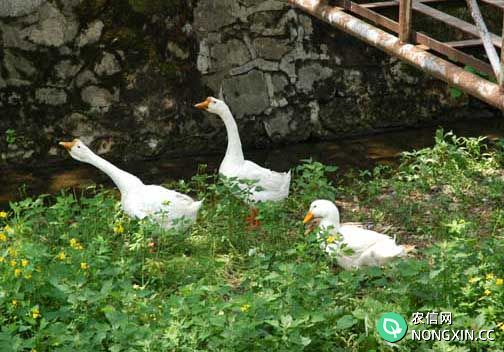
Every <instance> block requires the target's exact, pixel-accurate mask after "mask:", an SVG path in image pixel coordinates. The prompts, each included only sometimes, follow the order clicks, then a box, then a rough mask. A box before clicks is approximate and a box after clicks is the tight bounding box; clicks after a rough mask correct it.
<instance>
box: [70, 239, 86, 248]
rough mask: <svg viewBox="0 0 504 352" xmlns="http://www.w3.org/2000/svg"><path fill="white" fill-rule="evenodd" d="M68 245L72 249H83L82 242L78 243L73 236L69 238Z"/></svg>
mask: <svg viewBox="0 0 504 352" xmlns="http://www.w3.org/2000/svg"><path fill="white" fill-rule="evenodd" d="M70 247H72V248H73V249H78V250H83V249H84V247H82V244H80V243H79V241H77V240H76V239H75V238H72V239H70Z"/></svg>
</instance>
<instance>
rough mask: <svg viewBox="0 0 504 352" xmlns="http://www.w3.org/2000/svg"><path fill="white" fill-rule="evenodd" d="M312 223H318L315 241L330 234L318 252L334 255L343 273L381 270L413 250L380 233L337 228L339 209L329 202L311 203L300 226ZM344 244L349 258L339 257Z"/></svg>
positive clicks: (356, 228)
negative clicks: (317, 221) (372, 269)
mask: <svg viewBox="0 0 504 352" xmlns="http://www.w3.org/2000/svg"><path fill="white" fill-rule="evenodd" d="M313 219H319V220H320V224H319V229H320V230H319V232H318V233H317V238H319V239H320V238H321V237H322V233H323V232H328V233H329V236H328V237H327V238H326V239H325V240H324V242H322V244H321V248H322V249H324V250H325V252H326V253H328V254H329V255H334V254H337V262H338V265H339V266H341V267H342V268H344V269H346V270H350V269H354V268H361V267H364V266H381V265H383V264H385V263H387V262H389V261H391V260H392V259H394V258H397V257H404V256H405V255H406V254H407V253H408V252H410V251H411V250H413V248H414V247H413V246H408V245H404V246H400V245H397V244H396V242H395V239H393V238H391V237H389V236H387V235H384V234H382V233H378V232H375V231H370V230H366V229H362V228H360V227H357V226H354V225H345V224H343V225H340V217H339V212H338V208H337V207H336V205H334V203H332V202H330V201H328V200H316V201H314V202H312V203H311V205H310V210H309V211H308V213H307V214H306V216H305V218H304V220H303V223H305V224H306V223H309V222H310V221H312V220H313ZM340 235H341V236H340ZM343 244H345V245H346V248H348V249H350V250H351V251H352V253H351V254H344V253H339V252H340V248H341V246H342V245H343Z"/></svg>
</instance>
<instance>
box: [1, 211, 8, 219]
mask: <svg viewBox="0 0 504 352" xmlns="http://www.w3.org/2000/svg"><path fill="white" fill-rule="evenodd" d="M7 215H8V214H7V212H5V211H0V219H5V218H7Z"/></svg>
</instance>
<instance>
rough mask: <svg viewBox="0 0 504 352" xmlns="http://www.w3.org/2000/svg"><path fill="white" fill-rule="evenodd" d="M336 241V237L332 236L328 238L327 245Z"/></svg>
mask: <svg viewBox="0 0 504 352" xmlns="http://www.w3.org/2000/svg"><path fill="white" fill-rule="evenodd" d="M335 240H336V239H335V238H334V236H332V235H331V236H327V240H326V241H327V243H334V241H335Z"/></svg>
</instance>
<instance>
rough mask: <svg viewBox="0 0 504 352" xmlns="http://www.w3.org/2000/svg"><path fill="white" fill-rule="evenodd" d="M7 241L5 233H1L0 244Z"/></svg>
mask: <svg viewBox="0 0 504 352" xmlns="http://www.w3.org/2000/svg"><path fill="white" fill-rule="evenodd" d="M5 241H7V236H5V233H3V232H0V242H5Z"/></svg>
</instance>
